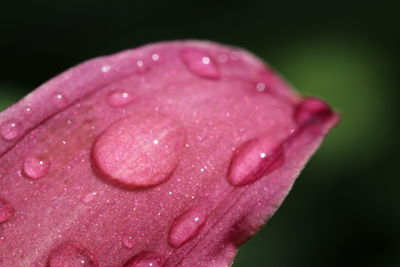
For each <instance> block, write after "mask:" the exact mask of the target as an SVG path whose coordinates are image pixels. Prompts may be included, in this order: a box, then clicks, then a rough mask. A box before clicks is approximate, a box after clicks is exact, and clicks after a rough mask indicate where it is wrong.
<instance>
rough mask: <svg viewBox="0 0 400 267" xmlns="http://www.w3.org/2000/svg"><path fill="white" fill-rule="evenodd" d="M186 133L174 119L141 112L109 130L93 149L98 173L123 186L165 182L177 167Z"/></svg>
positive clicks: (101, 136) (94, 164)
mask: <svg viewBox="0 0 400 267" xmlns="http://www.w3.org/2000/svg"><path fill="white" fill-rule="evenodd" d="M184 141H185V130H184V128H182V126H181V125H180V124H179V123H178V122H176V121H174V120H172V119H171V118H169V117H167V116H164V115H159V114H149V113H138V114H136V115H133V116H131V117H127V118H124V119H121V120H119V121H118V122H116V123H114V124H113V125H111V126H110V127H109V128H108V129H106V130H105V131H104V132H103V133H102V134H101V135H100V136H99V137H98V138H97V140H96V142H95V144H94V146H93V149H92V161H93V166H94V167H95V170H96V172H97V173H98V174H100V175H101V176H102V177H104V178H106V179H108V180H109V181H110V182H112V183H117V184H119V185H121V186H123V187H133V188H137V187H150V186H155V185H158V184H160V183H162V182H165V181H166V180H167V179H168V178H169V177H170V176H171V174H172V173H173V172H174V170H175V168H176V167H177V165H178V163H179V160H180V154H181V150H182V148H183V145H184Z"/></svg>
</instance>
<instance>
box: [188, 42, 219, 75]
mask: <svg viewBox="0 0 400 267" xmlns="http://www.w3.org/2000/svg"><path fill="white" fill-rule="evenodd" d="M182 58H183V61H184V62H185V64H186V66H187V67H188V68H189V69H190V70H191V71H192V72H193V73H195V74H197V75H199V76H201V77H205V78H210V79H218V78H219V77H220V72H219V69H218V66H217V64H216V62H215V61H214V59H213V58H212V57H210V56H209V55H208V54H207V53H206V52H204V51H202V50H199V49H186V50H183V51H182Z"/></svg>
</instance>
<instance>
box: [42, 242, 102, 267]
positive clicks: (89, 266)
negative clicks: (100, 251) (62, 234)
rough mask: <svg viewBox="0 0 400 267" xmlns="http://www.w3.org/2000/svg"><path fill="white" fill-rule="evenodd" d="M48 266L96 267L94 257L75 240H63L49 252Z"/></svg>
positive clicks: (96, 263)
mask: <svg viewBox="0 0 400 267" xmlns="http://www.w3.org/2000/svg"><path fill="white" fill-rule="evenodd" d="M47 264H48V266H49V267H64V266H65V267H67V266H68V267H77V266H82V267H98V266H99V264H98V262H97V260H96V258H95V257H94V256H93V254H91V253H90V252H89V250H88V249H87V248H86V247H84V246H82V245H81V244H77V243H75V242H65V243H63V244H61V245H59V246H58V247H57V248H56V249H54V250H53V251H51V252H50V255H49V258H48V260H47Z"/></svg>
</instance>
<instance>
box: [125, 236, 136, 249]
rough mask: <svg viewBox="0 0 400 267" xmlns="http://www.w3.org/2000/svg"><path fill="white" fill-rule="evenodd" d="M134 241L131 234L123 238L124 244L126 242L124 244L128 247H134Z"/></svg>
mask: <svg viewBox="0 0 400 267" xmlns="http://www.w3.org/2000/svg"><path fill="white" fill-rule="evenodd" d="M133 241H134V240H133V237H132V236H129V235H127V236H124V237H123V238H122V244H124V246H125V247H127V248H133V247H134V245H135V243H134V242H133Z"/></svg>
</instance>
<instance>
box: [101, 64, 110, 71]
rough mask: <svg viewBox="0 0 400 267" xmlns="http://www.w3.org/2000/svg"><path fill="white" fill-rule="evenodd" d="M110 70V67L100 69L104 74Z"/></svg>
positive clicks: (105, 66)
mask: <svg viewBox="0 0 400 267" xmlns="http://www.w3.org/2000/svg"><path fill="white" fill-rule="evenodd" d="M110 70H111V66H110V65H104V66H102V67H101V71H102V72H104V73H106V72H109V71H110Z"/></svg>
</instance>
